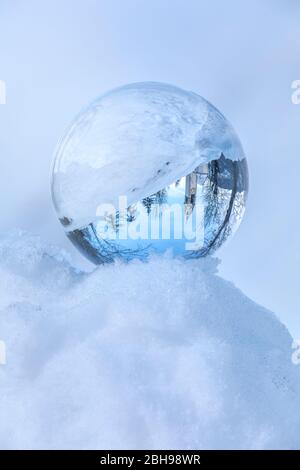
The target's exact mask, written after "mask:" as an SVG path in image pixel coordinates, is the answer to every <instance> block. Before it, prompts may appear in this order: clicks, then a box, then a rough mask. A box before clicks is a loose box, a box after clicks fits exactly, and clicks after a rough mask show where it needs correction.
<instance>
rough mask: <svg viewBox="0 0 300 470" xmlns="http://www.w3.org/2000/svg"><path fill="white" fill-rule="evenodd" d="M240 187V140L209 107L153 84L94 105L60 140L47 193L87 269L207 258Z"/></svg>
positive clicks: (234, 210) (237, 212)
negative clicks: (157, 258) (164, 256)
mask: <svg viewBox="0 0 300 470" xmlns="http://www.w3.org/2000/svg"><path fill="white" fill-rule="evenodd" d="M247 190H248V172H247V163H246V159H245V157H244V153H243V150H242V147H241V144H240V141H239V139H238V137H237V135H236V134H235V132H234V130H233V128H232V127H231V125H230V124H229V123H228V121H227V120H226V119H225V117H224V116H223V115H222V114H221V113H220V112H219V111H218V110H217V109H216V108H214V107H213V106H212V105H211V104H210V103H208V102H207V101H206V100H204V99H203V98H201V97H200V96H198V95H196V94H195V93H191V92H186V91H184V90H181V89H179V88H176V87H173V86H170V85H165V84H160V83H139V84H132V85H128V86H125V87H122V88H118V89H116V90H113V91H111V92H109V93H107V94H106V95H104V96H102V97H101V98H99V99H97V100H96V101H94V102H93V103H92V104H91V105H90V106H89V107H88V108H87V109H85V110H84V111H83V112H82V113H81V114H80V115H79V116H78V117H77V119H76V120H75V121H74V123H73V124H72V125H71V126H70V128H69V130H68V131H67V132H66V134H65V136H64V138H63V139H62V141H61V142H60V144H59V146H58V149H57V152H56V157H55V161H54V167H53V177H52V194H53V200H54V204H55V207H56V210H57V213H58V216H59V219H60V221H61V223H62V225H63V226H64V228H65V230H66V233H67V236H68V237H69V238H70V240H71V241H72V242H73V243H74V244H75V246H77V247H78V248H79V249H80V251H81V252H82V253H83V254H84V255H85V256H86V257H88V258H89V259H90V260H91V261H93V262H94V263H96V264H99V263H104V262H111V261H113V260H114V259H116V258H121V259H124V260H131V259H133V258H140V259H146V258H147V257H148V256H149V254H151V253H164V252H165V251H167V250H172V252H173V254H174V255H180V256H184V257H186V258H190V257H201V256H206V255H208V254H210V253H212V252H213V251H214V250H216V249H217V248H219V247H220V246H221V245H222V244H223V243H224V242H225V240H227V239H228V238H229V236H230V235H231V234H232V233H233V232H234V231H235V229H236V228H237V227H238V225H239V223H240V221H241V219H242V216H243V213H244V208H245V202H246V197H247Z"/></svg>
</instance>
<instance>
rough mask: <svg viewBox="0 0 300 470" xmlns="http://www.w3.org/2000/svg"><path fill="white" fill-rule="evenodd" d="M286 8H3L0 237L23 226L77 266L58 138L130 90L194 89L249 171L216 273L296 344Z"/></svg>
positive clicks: (292, 41) (256, 4)
mask: <svg viewBox="0 0 300 470" xmlns="http://www.w3.org/2000/svg"><path fill="white" fill-rule="evenodd" d="M299 19H300V4H299V2H297V1H296V0H285V1H283V0H272V1H271V0H260V1H258V0H252V1H249V0H248V1H244V2H240V1H238V0H228V1H226V2H224V1H222V0H218V1H217V0H210V1H207V0H206V1H201V0H151V1H150V0H148V1H147V0H72V1H71V0H60V1H58V0H51V1H50V0H43V2H40V1H37V0H23V1H21V0H19V1H18V0H0V79H1V80H5V82H6V87H7V103H6V105H1V106H0V129H1V130H0V155H1V157H0V158H1V160H0V161H1V172H0V184H1V188H2V204H1V212H0V214H1V218H0V231H1V232H3V231H7V230H11V229H12V228H16V227H18V228H22V229H25V230H28V231H30V232H33V233H36V234H39V235H41V237H42V238H43V240H44V241H46V242H51V243H54V244H56V245H58V246H61V247H63V248H64V249H66V250H67V251H69V252H70V253H71V254H72V256H73V257H74V262H75V263H78V265H82V266H85V267H87V265H86V264H85V262H84V261H83V260H82V259H81V257H80V255H79V254H78V253H77V252H76V250H75V249H74V248H73V247H72V246H71V245H70V243H69V241H68V240H67V239H66V237H65V235H64V233H63V230H62V228H61V226H60V224H59V222H58V221H57V217H56V214H55V212H54V209H53V206H52V201H51V195H50V167H51V162H52V157H53V152H54V149H55V146H56V144H57V141H58V140H59V138H60V137H61V135H62V134H63V132H64V129H65V128H66V127H67V126H68V125H69V123H70V121H71V120H72V119H73V118H74V116H75V115H76V114H77V113H78V112H79V111H80V109H81V108H82V107H84V106H86V105H87V104H88V103H89V102H91V101H92V100H93V99H94V98H96V97H97V96H99V95H101V94H102V93H104V92H106V91H107V90H110V89H112V88H114V87H117V86H121V85H124V84H127V83H131V82H139V81H148V80H151V81H159V82H166V83H171V84H174V85H177V86H179V87H182V88H184V89H187V90H192V91H195V92H197V93H199V94H200V95H201V96H203V97H204V98H206V99H208V100H209V101H210V102H211V103H213V104H214V105H215V106H216V107H217V108H218V109H220V111H221V112H222V113H223V114H224V115H225V116H226V117H227V118H228V119H229V121H230V122H231V123H232V124H233V126H234V128H235V129H236V131H237V133H238V135H239V137H240V139H241V142H242V144H243V147H244V150H245V153H246V156H247V159H248V164H249V170H250V192H249V199H248V205H247V211H246V214H245V218H244V221H243V223H242V225H241V227H240V229H239V231H238V232H237V233H236V235H235V237H234V238H233V239H232V240H231V241H230V243H228V244H227V245H226V246H224V248H222V249H221V250H220V251H219V252H218V257H219V258H220V259H221V260H222V263H221V266H220V274H221V275H222V276H223V277H225V278H227V279H230V280H232V281H233V282H234V283H235V284H236V285H237V286H238V287H239V288H240V289H241V290H243V291H244V292H245V293H246V294H247V295H248V296H249V297H250V298H252V299H253V300H255V301H256V302H258V303H260V304H262V305H263V306H265V307H267V308H270V309H271V310H273V311H274V312H275V313H276V314H277V315H278V316H279V317H280V319H281V320H282V321H283V322H284V323H285V324H286V325H287V326H288V327H289V329H290V331H291V333H292V334H293V336H294V337H296V338H300V316H299V301H298V285H299V281H298V271H299V265H300V254H299V246H298V245H299V242H298V240H299V229H300V222H299V219H298V202H299V190H298V184H299V172H300V158H299V147H300V142H299V123H300V105H298V106H297V105H295V104H292V100H291V95H292V89H291V84H292V82H293V81H294V80H297V79H300V54H299V50H300V28H299Z"/></svg>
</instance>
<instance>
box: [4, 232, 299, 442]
mask: <svg viewBox="0 0 300 470" xmlns="http://www.w3.org/2000/svg"><path fill="white" fill-rule="evenodd" d="M0 259H1V268H0V279H1V284H0V292H1V296H0V309H1V313H0V340H3V341H5V342H6V348H7V363H6V365H0V387H1V400H0V447H1V448H124V449H125V448H181V449H185V448H197V449H198V448H200V449H202V448H208V449H210V448H299V433H298V429H299V425H300V411H299V408H298V402H299V392H300V366H299V367H297V366H295V365H293V364H292V362H291V353H292V349H291V343H292V338H291V336H290V335H289V333H288V331H287V329H286V328H285V327H284V326H283V325H282V324H281V323H280V322H279V321H278V319H277V318H276V317H275V316H274V315H273V314H272V313H270V312H269V311H267V310H265V309H264V308H262V307H260V306H258V305H257V304H255V303H254V302H252V301H251V300H249V299H248V298H247V297H245V296H244V295H243V294H242V292H240V291H239V290H238V289H237V288H236V287H234V285H232V284H231V283H229V282H227V281H225V280H223V279H221V278H220V277H218V275H217V274H216V271H217V265H218V261H217V260H216V259H206V260H200V261H189V262H182V261H179V260H174V259H171V258H170V257H168V256H166V257H165V258H159V259H152V260H151V261H150V262H149V263H147V264H142V263H140V262H132V263H131V264H129V265H121V264H120V265H115V266H104V267H99V268H98V269H97V270H95V271H94V272H93V273H92V274H84V273H80V272H78V271H76V270H74V269H73V268H72V267H71V265H70V263H69V262H68V261H67V260H66V258H65V256H64V255H63V254H61V253H60V252H59V251H58V250H56V249H54V248H52V247H46V246H44V245H43V244H42V243H41V242H40V240H39V239H38V238H36V237H33V236H30V235H26V234H22V233H17V232H15V233H14V234H12V235H10V236H2V237H1V239H0Z"/></svg>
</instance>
